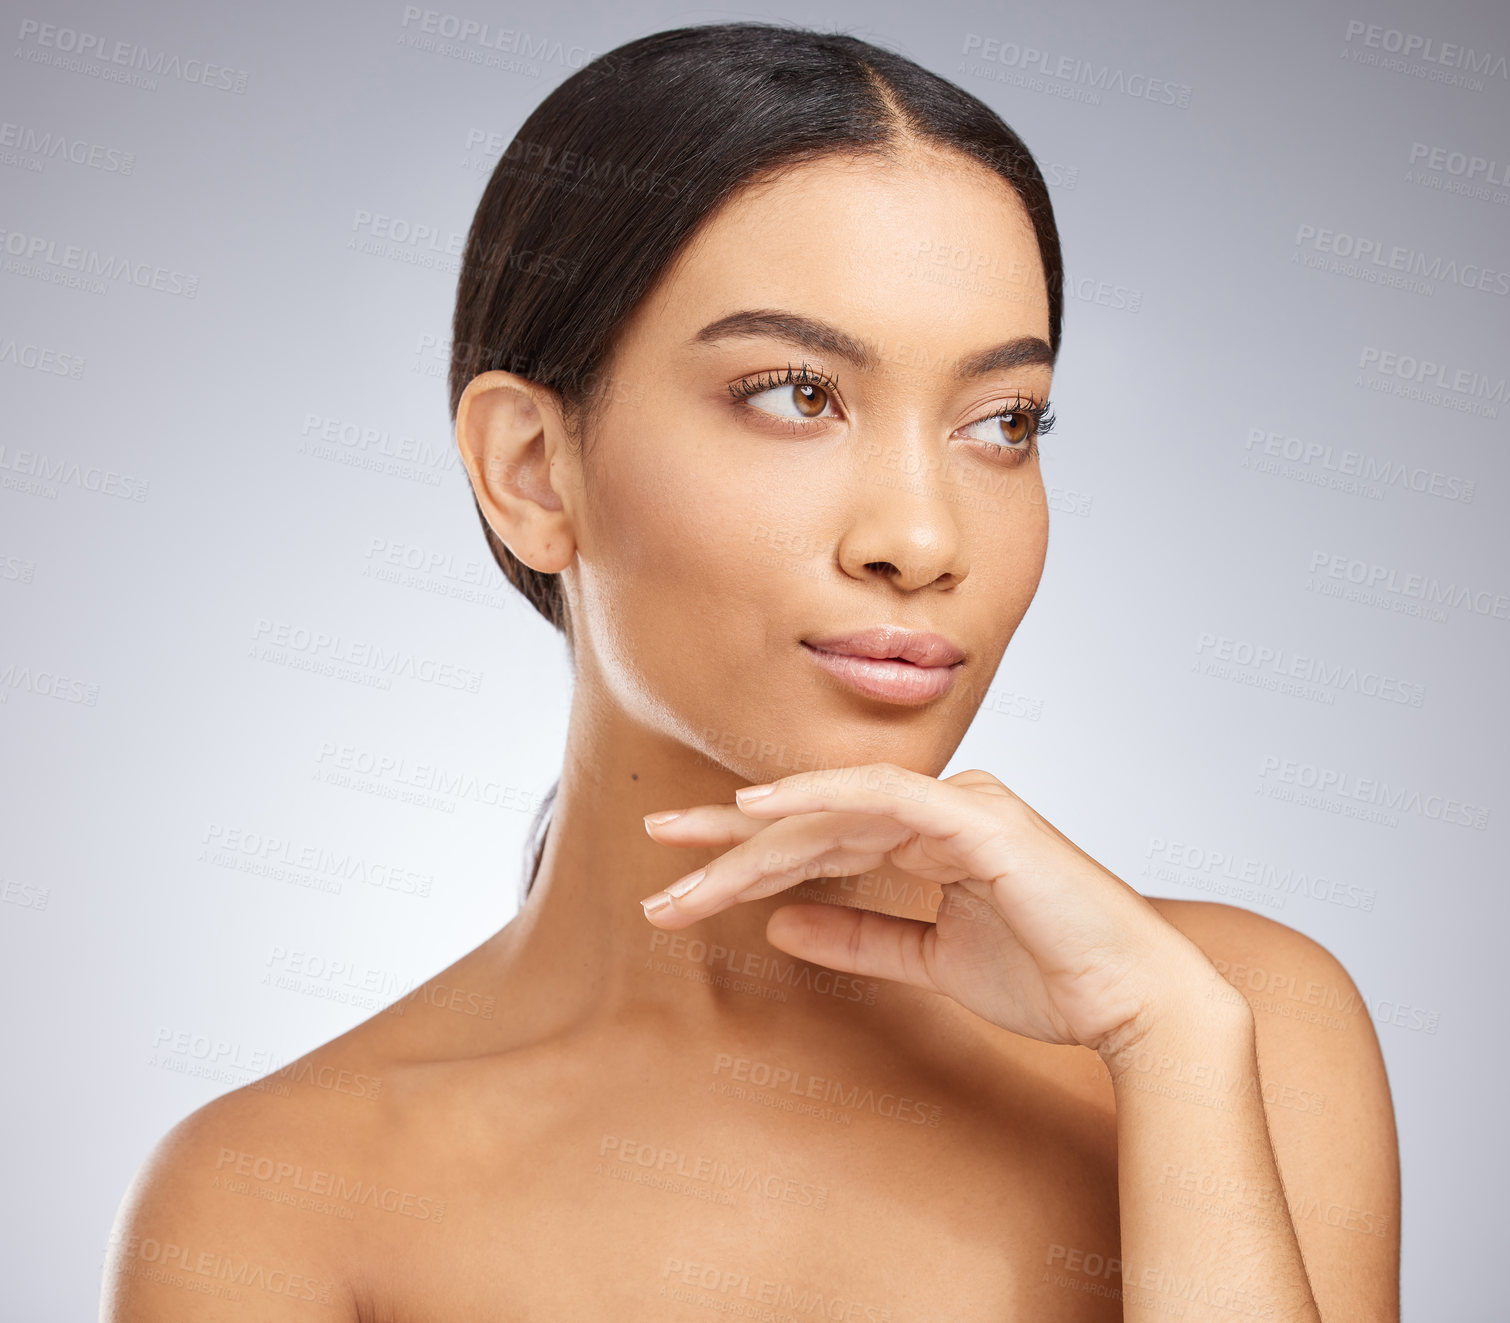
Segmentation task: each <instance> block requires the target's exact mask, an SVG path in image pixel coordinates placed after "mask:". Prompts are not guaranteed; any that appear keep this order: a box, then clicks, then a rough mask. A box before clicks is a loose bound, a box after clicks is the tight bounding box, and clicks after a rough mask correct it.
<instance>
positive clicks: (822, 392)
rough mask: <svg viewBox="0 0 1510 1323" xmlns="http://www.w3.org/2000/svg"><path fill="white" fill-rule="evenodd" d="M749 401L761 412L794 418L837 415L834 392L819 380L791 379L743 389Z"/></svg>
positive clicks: (748, 402) (749, 403)
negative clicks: (759, 387) (751, 388)
mask: <svg viewBox="0 0 1510 1323" xmlns="http://www.w3.org/2000/svg"><path fill="white" fill-rule="evenodd" d="M742 398H743V399H744V400H745V402H746V404H747V405H748V406H749V407H750V408H752V409H755V410H756V411H757V412H759V413H768V414H772V415H774V416H775V417H777V418H787V419H792V420H794V421H795V420H797V419H803V418H822V417H824V416H825V415H827V416H829V417H836V416H837V414H836V413H835V412H834V408H833V402H834V397H833V392H832V391H830V390H829V389H828V388H827V387H826V386H820V385H819V384H818V383H817V382H815V381H789V382H783V383H781V384H780V385H768V386H766V388H765V389H764V390H756V391H746V392H743V393H742Z"/></svg>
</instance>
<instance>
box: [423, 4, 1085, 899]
mask: <svg viewBox="0 0 1510 1323" xmlns="http://www.w3.org/2000/svg"><path fill="white" fill-rule="evenodd" d="M908 138H918V139H922V140H924V141H925V142H928V143H931V144H934V145H938V146H942V147H946V148H952V149H954V150H955V151H958V152H960V153H963V154H964V155H966V156H969V157H971V158H973V159H975V160H976V161H979V162H980V163H982V164H983V165H985V166H986V167H988V168H989V169H991V170H993V171H995V172H996V173H997V174H998V175H1000V176H1001V178H1002V179H1004V180H1005V181H1006V182H1007V183H1008V184H1009V185H1010V186H1011V188H1012V189H1013V191H1014V192H1015V193H1016V195H1017V197H1018V198H1019V199H1020V200H1021V202H1022V204H1023V206H1024V208H1025V209H1026V212H1027V215H1028V218H1029V220H1030V221H1031V223H1032V226H1033V232H1034V234H1035V236H1036V237H1037V241H1038V252H1039V257H1040V259H1041V261H1042V264H1043V271H1044V276H1045V280H1046V284H1047V288H1048V300H1049V345H1050V347H1051V348H1052V350H1053V351H1054V353H1055V355H1056V356H1057V355H1058V352H1059V340H1060V331H1061V325H1062V321H1063V315H1064V294H1063V285H1064V268H1063V262H1062V259H1061V256H1060V251H1059V232H1058V229H1057V227H1056V225H1055V223H1054V211H1053V207H1052V205H1051V204H1050V201H1049V193H1048V188H1047V187H1046V185H1045V184H1044V181H1043V175H1042V174H1041V172H1040V171H1039V169H1038V166H1037V163H1036V162H1035V161H1034V160H1033V156H1032V153H1030V152H1029V151H1028V149H1027V147H1026V146H1024V145H1023V142H1022V140H1021V139H1020V138H1018V136H1017V135H1016V134H1015V133H1014V132H1013V131H1012V130H1011V129H1010V128H1009V127H1008V126H1007V125H1006V123H1005V122H1003V120H1002V119H1001V117H1000V116H998V115H997V114H996V112H995V111H993V110H992V109H991V108H990V107H989V106H987V105H986V104H985V103H984V102H982V101H980V100H978V99H977V98H975V97H974V96H972V95H970V93H968V92H966V91H964V90H963V89H962V88H959V87H956V86H955V85H954V84H953V83H951V82H949V81H948V80H947V79H944V78H941V77H939V76H938V75H937V74H934V73H931V72H929V71H928V70H927V69H924V68H922V67H921V66H920V65H917V64H914V63H913V62H912V61H911V60H909V59H907V58H906V57H904V56H902V55H898V54H897V53H896V52H894V51H889V50H886V49H884V48H883V47H880V46H874V45H872V44H870V43H869V42H865V41H861V40H860V39H859V38H858V37H851V36H846V35H843V34H840V33H828V32H820V31H816V30H812V29H807V28H801V27H788V26H778V25H774V24H766V23H715V24H709V25H707V26H703V27H686V28H674V29H671V30H669V31H666V32H657V33H654V34H652V35H650V36H647V37H640V38H638V39H636V40H634V41H631V42H627V43H626V44H624V45H622V46H619V47H617V48H616V49H614V50H612V51H609V52H608V53H607V54H605V55H601V56H599V57H598V58H597V59H595V60H593V61H592V62H591V63H590V64H587V65H584V66H583V67H582V68H581V69H579V70H578V71H577V72H576V73H574V74H573V75H572V76H571V77H570V78H568V79H566V81H565V82H563V83H562V84H561V85H560V86H559V87H557V88H556V89H555V90H554V91H553V92H551V94H550V95H549V96H547V97H546V98H545V100H544V101H542V102H541V103H540V104H539V106H537V107H536V108H535V110H534V112H533V113H532V114H531V115H530V117H529V118H528V119H527V120H525V122H524V124H523V125H522V126H521V128H520V129H519V132H518V134H516V135H515V137H514V139H513V141H512V142H511V143H510V144H509V147H508V149H507V150H506V151H505V152H504V154H503V156H502V158H501V159H500V160H499V162H498V165H497V166H496V167H495V168H494V170H493V174H492V177H491V178H490V179H489V180H488V184H487V187H486V188H485V189H484V190H483V194H482V199H481V201H480V202H479V203H478V206H477V212H476V215H475V216H474V217H473V219H472V226H471V229H470V230H469V232H468V234H467V243H466V249H465V253H464V256H463V258H462V264H461V274H460V278H459V280H458V282H457V290H456V312H455V316H454V318H453V321H452V328H451V370H450V380H449V386H450V407H451V420H452V422H453V424H454V422H455V420H456V411H457V406H458V404H459V403H460V401H461V396H462V393H463V391H465V389H466V386H467V383H468V382H469V381H471V379H472V378H473V377H475V376H476V375H478V374H479V373H481V372H486V371H489V370H493V369H502V370H504V371H508V372H513V373H515V374H516V375H518V376H522V377H525V378H527V379H529V380H530V381H533V382H535V383H537V384H539V385H542V386H545V387H548V388H550V389H551V390H552V391H554V392H555V393H556V396H557V398H558V399H559V400H560V403H561V407H562V413H563V417H564V418H565V420H566V422H567V424H568V432H569V435H570V436H571V439H572V443H573V444H574V445H578V446H582V445H584V444H585V439H586V436H587V432H588V425H589V424H590V422H591V420H592V418H593V416H594V413H595V411H596V409H598V408H599V407H601V406H602V405H603V404H604V403H606V402H607V401H609V400H610V399H611V398H612V396H613V394H614V391H615V390H616V389H618V388H619V386H620V385H621V384H618V385H616V384H615V383H613V382H612V381H611V378H610V377H609V375H608V368H609V364H610V363H611V361H612V356H613V349H614V343H615V338H616V336H617V335H618V334H619V332H620V330H621V329H622V327H623V326H624V324H625V322H626V321H627V320H628V318H629V316H630V314H631V313H632V312H633V311H634V310H635V309H636V307H638V305H639V304H640V302H641V300H642V299H643V298H644V297H645V295H646V294H647V293H649V292H650V290H651V289H652V287H653V286H654V285H655V283H656V280H657V279H658V277H659V276H660V275H661V274H662V273H663V272H664V271H665V270H666V268H667V266H668V264H669V263H670V262H671V261H672V259H673V258H675V257H676V256H677V254H678V253H680V252H681V251H682V249H683V248H684V247H685V245H686V244H687V242H688V240H689V239H690V238H691V237H692V236H693V235H694V233H695V232H696V231H697V229H698V228H699V226H700V225H702V224H703V223H704V222H705V221H706V220H707V219H708V217H709V216H710V215H712V213H713V212H714V210H715V209H716V208H718V207H719V206H720V205H721V204H722V203H724V202H726V201H727V200H728V199H730V198H731V197H732V196H733V195H734V194H735V193H736V192H737V191H738V190H739V189H740V188H742V187H744V186H746V185H749V184H752V183H754V182H755V181H756V180H757V179H763V178H768V177H770V176H771V175H773V174H775V173H776V172H779V171H780V170H782V169H785V168H789V167H792V166H795V165H799V164H801V163H803V162H807V161H813V160H816V159H818V158H820V157H825V156H830V155H834V154H839V155H864V154H872V155H882V156H885V155H888V154H890V153H892V152H894V151H895V150H896V148H897V147H898V146H899V145H900V144H901V143H902V142H904V141H905V140H906V139H908ZM474 503H475V497H474ZM477 515H478V519H479V520H480V521H481V523H482V527H483V533H484V535H485V536H486V538H487V541H488V547H489V549H490V550H491V551H492V553H493V558H494V559H495V560H496V561H497V562H498V565H499V568H500V569H501V570H502V571H503V573H504V575H505V577H506V578H507V579H508V580H509V582H510V583H512V584H513V585H514V586H515V587H516V588H518V589H519V591H520V592H521V593H523V594H524V596H525V597H526V598H527V599H528V601H529V602H530V604H531V605H532V606H534V608H535V609H536V610H537V611H539V612H540V614H541V615H543V616H544V617H545V618H546V619H547V620H549V621H550V622H551V624H552V625H554V626H555V627H556V628H557V629H558V630H560V631H561V632H562V633H563V635H564V636H565V639H566V643H567V647H568V650H570V649H571V648H572V644H573V640H572V627H571V619H570V613H569V612H568V611H567V610H566V604H565V601H564V600H563V597H562V593H561V585H560V581H559V579H558V577H557V576H556V575H554V574H542V573H540V572H539V571H538V570H534V569H531V568H530V567H529V566H527V565H524V564H523V563H521V562H520V561H518V560H517V559H515V557H514V556H513V554H512V553H511V552H510V551H509V549H508V548H507V547H506V546H504V545H503V543H502V542H500V541H499V540H498V538H497V536H496V535H495V534H494V533H493V531H492V529H491V528H490V527H489V526H488V524H487V521H486V519H484V518H483V514H482V508H481V506H480V505H479V506H478V507H477ZM553 795H554V788H553V789H552V795H551V796H547V798H546V801H545V804H544V805H543V806H542V815H543V813H544V810H545V809H546V808H548V807H549V804H550V802H551V797H552V796H553ZM539 820H540V819H539V817H537V826H538V823H539ZM542 849H543V834H542V836H541V845H540V846H539V847H538V848H536V849H535V851H534V864H533V867H532V869H531V873H530V877H531V880H533V877H534V870H535V869H538V867H539V861H540V851H541V850H542Z"/></svg>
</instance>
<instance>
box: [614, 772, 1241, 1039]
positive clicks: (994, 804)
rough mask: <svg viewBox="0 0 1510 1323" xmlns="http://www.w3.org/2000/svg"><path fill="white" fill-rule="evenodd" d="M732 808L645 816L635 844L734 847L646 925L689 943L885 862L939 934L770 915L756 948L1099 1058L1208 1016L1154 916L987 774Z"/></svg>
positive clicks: (1179, 942) (824, 779)
mask: <svg viewBox="0 0 1510 1323" xmlns="http://www.w3.org/2000/svg"><path fill="white" fill-rule="evenodd" d="M756 791H765V792H766V793H764V794H760V795H753V794H752V792H756ZM735 798H736V800H737V801H738V802H737V806H735V805H729V804H709V805H703V806H701V807H697V808H692V809H687V810H685V811H683V812H682V813H681V814H680V816H678V817H676V818H675V819H674V820H672V821H670V822H666V823H664V824H655V823H652V822H651V821H650V820H649V819H650V818H652V817H657V816H660V815H658V814H649V815H647V817H646V824H645V825H646V830H647V831H649V832H650V834H651V835H652V836H653V837H654V838H655V839H656V840H658V841H661V842H663V843H664V844H667V845H679V846H689V847H692V846H701V847H705V848H706V847H708V846H719V845H726V844H729V845H732V846H733V848H732V849H729V850H727V851H725V853H723V854H722V855H720V856H718V857H717V858H716V859H714V860H713V861H712V862H711V863H710V864H708V866H707V868H706V869H705V870H702V876H701V877H700V879H699V880H697V881H696V882H695V883H694V884H693V885H692V886H691V887H690V889H689V888H688V887H687V886H686V883H687V881H688V879H687V878H683V879H682V880H681V881H680V882H677V883H675V884H673V885H672V886H671V887H669V888H667V890H666V891H663V892H659V893H657V894H656V895H655V896H652V897H648V898H647V899H646V900H645V901H642V902H641V903H642V904H643V905H645V907H646V914H647V916H648V917H649V918H650V921H651V922H652V923H654V924H656V925H658V926H660V927H662V928H683V927H686V926H687V925H688V924H691V923H695V922H697V921H698V920H699V919H705V918H707V917H708V916H709V915H712V914H717V913H718V912H719V911H720V910H725V909H728V908H729V907H730V906H732V905H736V904H738V903H740V902H741V901H746V900H757V899H759V898H761V897H763V896H770V895H773V894H774V893H776V892H778V891H784V890H786V889H787V888H788V887H792V886H796V885H797V884H798V883H800V882H803V881H805V880H807V879H809V878H815V877H835V876H848V875H851V874H855V873H862V872H865V871H867V870H870V869H874V868H876V867H877V866H879V865H881V864H882V863H883V862H885V861H890V862H891V863H892V864H894V865H895V866H896V867H897V868H899V869H901V870H902V871H904V872H907V873H912V874H914V875H916V876H918V877H921V878H925V879H927V880H929V881H932V882H937V883H940V884H941V885H942V887H943V902H942V904H941V905H940V907H939V912H938V921H937V923H936V924H935V923H925V922H921V921H918V920H915V919H902V918H896V917H893V916H891V915H886V914H876V913H874V912H872V911H868V910H859V909H854V908H850V907H847V906H838V905H826V904H792V905H786V906H783V907H781V908H780V909H778V910H777V911H776V912H775V913H774V914H772V915H771V918H770V921H769V923H768V924H767V926H766V936H767V938H768V940H769V941H770V942H771V944H772V945H774V946H776V947H777V948H779V949H780V950H783V951H786V952H787V953H789V954H790V955H793V956H796V957H797V958H799V959H803V960H810V961H812V962H813V963H815V964H821V965H826V966H828V967H830V968H832V969H839V970H843V971H846V972H848V973H854V974H861V975H868V976H873V977H878V978H887V979H895V980H897V981H899V982H905V983H912V984H915V985H917V986H918V987H922V988H927V989H928V990H929V991H933V992H941V993H943V994H945V995H946V996H949V997H953V998H954V999H955V1000H956V1001H958V1002H960V1003H961V1004H962V1005H964V1006H966V1007H968V1008H969V1009H970V1010H972V1011H974V1012H975V1013H976V1014H977V1015H981V1016H983V1017H985V1018H986V1019H988V1020H990V1021H992V1022H993V1023H995V1024H998V1025H1000V1026H1001V1027H1002V1028H1004V1029H1010V1030H1011V1031H1012V1032H1014V1033H1018V1034H1023V1035H1026V1036H1027V1037H1030V1038H1036V1039H1040V1040H1042V1041H1043V1042H1046V1043H1070V1044H1079V1045H1082V1046H1085V1047H1089V1048H1092V1049H1094V1050H1096V1051H1098V1052H1100V1053H1101V1054H1102V1056H1103V1057H1104V1058H1107V1057H1108V1056H1109V1054H1110V1053H1116V1052H1120V1051H1122V1050H1124V1049H1125V1048H1126V1047H1127V1046H1128V1045H1129V1044H1130V1043H1131V1042H1135V1041H1137V1040H1139V1039H1140V1038H1142V1037H1143V1036H1144V1034H1146V1033H1148V1032H1149V1031H1150V1030H1152V1029H1153V1028H1154V1027H1155V1026H1156V1025H1158V1024H1161V1023H1163V1022H1165V1021H1166V1020H1167V1019H1169V1018H1170V1017H1175V1018H1176V1019H1178V1018H1180V1017H1181V1013H1182V1010H1184V1009H1186V1008H1189V1007H1190V1006H1191V1005H1192V1004H1193V1002H1195V1001H1196V1000H1198V999H1199V1000H1201V1001H1203V1002H1204V1000H1205V994H1206V992H1207V991H1208V990H1209V988H1210V986H1211V980H1213V979H1215V978H1217V977H1218V976H1217V973H1216V969H1215V967H1214V966H1213V965H1212V964H1211V962H1210V961H1208V960H1207V959H1206V957H1205V956H1204V955H1203V954H1202V953H1201V951H1200V949H1199V948H1198V947H1196V946H1195V944H1194V943H1193V942H1191V941H1190V940H1189V939H1188V938H1186V937H1185V936H1184V934H1182V933H1181V932H1179V931H1178V930H1177V929H1176V928H1175V927H1174V926H1173V925H1171V924H1170V923H1169V922H1168V921H1167V920H1166V919H1164V917H1163V916H1162V915H1161V914H1159V912H1158V911H1157V910H1156V909H1154V907H1153V906H1152V905H1150V904H1149V903H1148V901H1146V900H1145V899H1143V897H1142V896H1140V895H1139V894H1138V893H1137V892H1136V891H1134V890H1133V889H1132V888H1131V887H1130V886H1128V885H1127V884H1126V883H1125V882H1123V881H1122V879H1121V878H1119V877H1117V876H1116V875H1115V874H1113V873H1111V872H1109V871H1108V870H1107V869H1105V868H1103V867H1102V866H1101V865H1100V864H1098V863H1097V862H1096V861H1095V860H1094V859H1092V858H1091V857H1090V856H1089V855H1088V854H1086V853H1085V852H1084V851H1083V850H1081V849H1080V848H1079V847H1078V846H1076V845H1075V844H1074V843H1073V842H1072V841H1070V840H1069V839H1068V838H1067V837H1065V836H1064V835H1063V834H1062V833H1061V832H1059V831H1058V830H1056V829H1055V828H1054V827H1053V825H1052V824H1050V823H1049V822H1047V821H1046V820H1045V819H1044V818H1043V817H1041V816H1040V815H1039V814H1038V813H1036V812H1034V810H1033V809H1032V808H1030V807H1029V806H1028V804H1027V803H1026V802H1024V801H1023V800H1022V799H1020V798H1018V796H1017V795H1015V794H1013V793H1012V791H1010V790H1009V789H1007V787H1006V786H1004V785H1003V784H1002V783H1001V782H1000V781H999V780H998V779H997V778H996V777H994V776H992V775H991V774H990V773H989V772H983V771H978V770H970V771H964V772H957V773H955V774H954V775H953V776H950V777H946V778H944V779H943V780H938V779H935V778H934V777H931V776H924V775H923V774H921V773H919V772H911V771H908V770H906V769H905V768H901V767H898V766H895V765H894V764H891V763H872V764H868V765H866V766H860V767H840V768H832V769H825V770H819V771H813V772H804V773H801V774H799V775H796V776H788V777H783V778H782V779H780V780H778V781H773V782H770V783H769V785H768V786H764V787H761V786H747V787H745V788H744V789H742V790H740V791H738V792H737V793H736V795H735ZM697 876H698V875H697V874H691V875H689V877H694V878H695V877H697ZM678 893H680V894H678Z"/></svg>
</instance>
